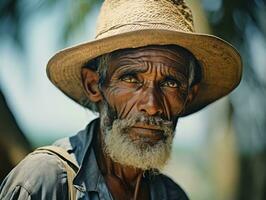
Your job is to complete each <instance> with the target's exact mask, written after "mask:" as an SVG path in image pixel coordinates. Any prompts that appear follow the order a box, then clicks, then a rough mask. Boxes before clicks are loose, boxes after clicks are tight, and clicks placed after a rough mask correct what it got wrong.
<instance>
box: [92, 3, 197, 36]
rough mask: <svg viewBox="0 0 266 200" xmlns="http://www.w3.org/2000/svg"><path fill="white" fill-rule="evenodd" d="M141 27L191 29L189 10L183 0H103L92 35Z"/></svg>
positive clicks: (117, 32)
mask: <svg viewBox="0 0 266 200" xmlns="http://www.w3.org/2000/svg"><path fill="white" fill-rule="evenodd" d="M143 29H166V30H173V31H183V32H194V25H193V18H192V12H191V10H190V8H189V7H188V6H187V4H186V3H185V1H184V0H131V1H129V0H105V1H104V3H103V5H102V8H101V11H100V14H99V17H98V23H97V28H96V38H97V39H100V38H105V37H109V36H112V35H116V34H120V33H125V32H130V31H134V30H143Z"/></svg>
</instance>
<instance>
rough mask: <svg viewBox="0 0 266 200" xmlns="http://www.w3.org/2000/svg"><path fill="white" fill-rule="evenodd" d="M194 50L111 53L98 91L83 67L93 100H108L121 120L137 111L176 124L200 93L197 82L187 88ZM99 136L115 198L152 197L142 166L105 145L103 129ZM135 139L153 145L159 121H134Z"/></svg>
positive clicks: (101, 157) (101, 163)
mask: <svg viewBox="0 0 266 200" xmlns="http://www.w3.org/2000/svg"><path fill="white" fill-rule="evenodd" d="M189 59H190V54H189V53H188V52H187V51H185V50H184V49H181V48H173V47H167V46H164V47H163V46H150V47H142V48H138V49H128V50H119V51H117V52H115V53H113V54H112V56H111V60H110V62H109V65H108V70H107V75H106V80H105V82H104V84H103V86H102V91H100V90H99V87H98V81H99V76H98V74H97V73H96V72H95V71H93V70H90V69H87V68H84V69H82V78H83V85H84V88H85V90H86V92H87V96H88V98H89V99H90V101H92V102H96V103H98V104H99V108H100V115H101V108H102V103H103V102H107V103H108V105H109V106H110V107H111V108H112V109H113V110H114V111H115V113H116V117H117V118H118V119H128V118H132V117H134V116H136V115H138V114H140V113H141V114H145V115H147V116H151V117H160V118H162V119H164V120H167V121H170V122H171V123H172V124H173V127H175V125H176V124H177V121H178V116H179V115H180V114H181V113H182V112H183V111H184V110H185V107H186V105H188V104H189V103H190V102H191V101H192V100H193V99H194V97H195V96H196V94H197V92H198V84H196V85H194V86H193V87H189V84H188V82H189V81H188V79H189V71H188V65H189ZM100 132H101V134H99V137H98V139H97V140H96V141H95V149H96V152H97V153H96V156H97V160H98V163H99V166H100V168H101V171H102V172H103V175H104V177H105V180H106V182H107V185H108V187H109V189H110V191H111V193H112V195H113V196H114V198H115V199H128V198H129V196H130V197H131V199H149V192H148V186H147V183H146V180H145V178H143V170H141V169H137V168H134V167H130V166H124V165H121V164H119V163H118V162H113V161H112V159H111V158H110V157H109V156H108V155H107V154H106V153H105V152H104V151H103V150H102V149H103V148H102V147H103V140H102V137H103V135H102V130H100ZM127 134H129V137H130V139H131V140H132V141H141V142H143V143H146V144H148V145H151V146H152V145H155V144H156V143H157V142H158V141H161V140H163V139H164V138H163V134H162V133H161V129H160V127H159V126H158V125H153V124H147V123H143V122H142V123H136V124H135V125H134V126H133V127H132V128H131V129H130V130H129V131H128V132H127Z"/></svg>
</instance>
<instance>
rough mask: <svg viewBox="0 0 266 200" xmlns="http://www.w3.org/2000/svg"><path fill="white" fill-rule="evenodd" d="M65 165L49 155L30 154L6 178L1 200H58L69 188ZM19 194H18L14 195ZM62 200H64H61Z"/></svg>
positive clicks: (2, 187) (0, 195)
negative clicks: (20, 199) (22, 198)
mask: <svg viewBox="0 0 266 200" xmlns="http://www.w3.org/2000/svg"><path fill="white" fill-rule="evenodd" d="M66 181H67V179H66V172H65V168H64V165H63V164H62V163H61V161H60V160H59V159H57V157H56V156H54V155H50V154H47V153H37V154H29V155H28V156H27V157H26V158H25V159H24V160H22V161H21V162H20V163H19V164H18V165H17V166H16V167H15V168H14V169H13V170H12V171H11V172H10V173H9V175H8V176H7V177H6V179H5V180H4V181H3V183H2V185H1V188H0V199H2V198H3V199H11V196H12V195H13V196H14V195H17V196H19V195H21V194H20V193H23V195H24V196H25V195H28V196H30V197H31V199H57V198H56V196H57V195H58V194H60V193H61V194H64V193H65V192H63V191H64V190H65V189H66V188H67V184H66V183H67V182H66ZM14 193H18V194H14ZM60 199H64V198H62V196H61V198H60Z"/></svg>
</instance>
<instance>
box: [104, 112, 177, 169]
mask: <svg viewBox="0 0 266 200" xmlns="http://www.w3.org/2000/svg"><path fill="white" fill-rule="evenodd" d="M106 117H107V116H106ZM135 123H136V119H135V118H131V119H129V120H127V119H124V120H119V119H117V120H114V121H113V123H112V127H111V128H109V129H108V128H106V127H105V128H104V127H102V131H103V133H104V134H103V137H104V138H103V139H104V150H105V152H106V153H107V155H109V156H110V158H111V159H112V160H113V161H114V162H118V163H120V164H122V165H126V166H132V167H135V168H139V169H142V170H149V169H156V170H161V169H162V168H163V167H164V166H165V165H166V163H167V161H168V160H169V157H170V155H171V149H172V142H173V137H174V133H173V129H172V128H169V127H164V130H163V131H164V136H165V139H164V140H161V141H159V142H157V143H156V144H154V145H150V144H148V143H145V142H143V141H141V140H137V141H132V139H131V138H130V137H129V134H128V131H129V130H130V128H131V127H132V126H133V125H134V124H135Z"/></svg>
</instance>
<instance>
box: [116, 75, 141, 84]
mask: <svg viewBox="0 0 266 200" xmlns="http://www.w3.org/2000/svg"><path fill="white" fill-rule="evenodd" d="M120 79H121V80H122V81H124V82H127V83H138V82H139V81H138V79H137V78H136V77H135V76H134V75H132V74H127V75H124V76H122V77H121V78H120Z"/></svg>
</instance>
